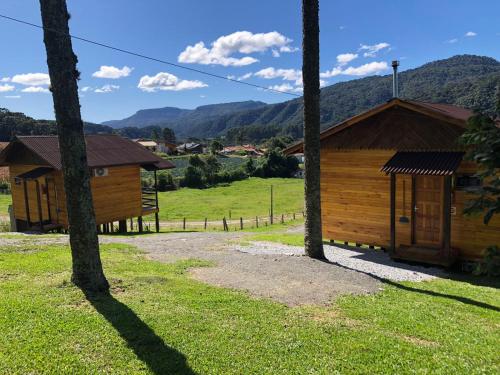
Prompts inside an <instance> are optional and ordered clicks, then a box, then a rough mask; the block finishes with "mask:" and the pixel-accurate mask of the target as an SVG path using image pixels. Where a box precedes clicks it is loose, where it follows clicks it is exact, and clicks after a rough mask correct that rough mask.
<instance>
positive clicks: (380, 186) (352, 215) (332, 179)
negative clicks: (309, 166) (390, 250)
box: [321, 147, 394, 247]
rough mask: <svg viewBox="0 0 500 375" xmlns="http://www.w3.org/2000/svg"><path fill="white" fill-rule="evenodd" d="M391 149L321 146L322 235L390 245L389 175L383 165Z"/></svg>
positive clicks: (376, 244) (369, 243) (378, 244)
mask: <svg viewBox="0 0 500 375" xmlns="http://www.w3.org/2000/svg"><path fill="white" fill-rule="evenodd" d="M392 155H394V151H390V150H334V149H330V148H325V147H322V149H321V177H322V178H321V199H322V205H321V207H322V221H323V235H324V237H326V238H328V239H334V240H340V241H348V242H355V243H362V244H368V245H374V246H383V247H387V246H389V242H390V222H389V221H390V208H389V176H386V175H385V173H382V172H380V168H381V167H382V166H383V165H384V164H385V162H386V161H387V160H388V159H389V158H390V157H391V156H392Z"/></svg>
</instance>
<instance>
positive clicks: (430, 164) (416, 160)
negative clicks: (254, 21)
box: [381, 151, 464, 176]
mask: <svg viewBox="0 0 500 375" xmlns="http://www.w3.org/2000/svg"><path fill="white" fill-rule="evenodd" d="M463 156H464V153H463V152H450V151H418V152H417V151H398V152H396V154H394V156H393V157H392V158H391V159H389V161H388V162H387V163H385V165H384V166H383V167H382V169H381V171H382V172H386V173H399V174H418V175H434V176H446V175H452V174H453V173H455V171H456V170H457V168H458V166H459V165H460V163H461V161H462V158H463Z"/></svg>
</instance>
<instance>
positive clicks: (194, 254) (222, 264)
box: [102, 232, 381, 306]
mask: <svg viewBox="0 0 500 375" xmlns="http://www.w3.org/2000/svg"><path fill="white" fill-rule="evenodd" d="M244 236H245V233H242V232H237V233H234V232H233V233H214V232H212V233H210V232H191V233H173V234H158V235H152V236H142V237H133V238H132V237H121V238H120V237H105V238H103V240H102V241H103V242H120V243H129V244H133V245H135V246H137V247H139V248H140V249H142V250H144V251H145V252H146V253H147V254H148V258H150V259H154V260H157V261H161V262H174V261H176V260H179V259H192V258H196V259H204V260H208V261H211V262H213V263H215V266H214V267H203V268H195V269H193V270H191V275H192V276H193V277H194V278H195V279H197V280H200V281H204V282H207V283H209V284H212V285H217V286H221V287H226V288H232V289H239V290H245V291H247V292H248V293H250V294H251V295H253V296H257V297H266V298H272V299H274V300H277V301H279V302H282V303H284V304H287V305H290V306H294V305H301V304H328V303H329V302H330V301H331V300H332V299H334V298H335V297H337V296H338V295H341V294H365V293H373V292H376V291H378V290H380V288H381V283H380V282H379V281H377V280H376V279H375V278H373V277H370V276H367V275H364V274H362V273H359V272H356V271H352V270H348V269H345V268H343V267H339V266H336V265H333V264H331V263H327V262H322V261H318V260H313V259H309V258H307V257H304V256H290V255H285V254H272V255H270V254H259V253H255V252H254V253H250V252H246V251H240V250H238V249H237V248H238V247H239V245H238V244H237V242H238V240H240V239H241V238H242V237H244Z"/></svg>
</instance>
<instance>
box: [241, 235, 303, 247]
mask: <svg viewBox="0 0 500 375" xmlns="http://www.w3.org/2000/svg"><path fill="white" fill-rule="evenodd" d="M245 241H266V242H278V243H282V244H284V245H290V246H304V234H302V233H282V232H275V233H259V234H254V235H251V236H248V237H245Z"/></svg>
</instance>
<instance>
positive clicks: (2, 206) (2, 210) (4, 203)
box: [0, 194, 12, 217]
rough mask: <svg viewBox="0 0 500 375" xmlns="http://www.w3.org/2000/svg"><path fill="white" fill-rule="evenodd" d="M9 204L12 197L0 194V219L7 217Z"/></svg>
mask: <svg viewBox="0 0 500 375" xmlns="http://www.w3.org/2000/svg"><path fill="white" fill-rule="evenodd" d="M10 204H12V197H11V196H10V195H8V194H0V217H2V216H8V208H9V205H10Z"/></svg>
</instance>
